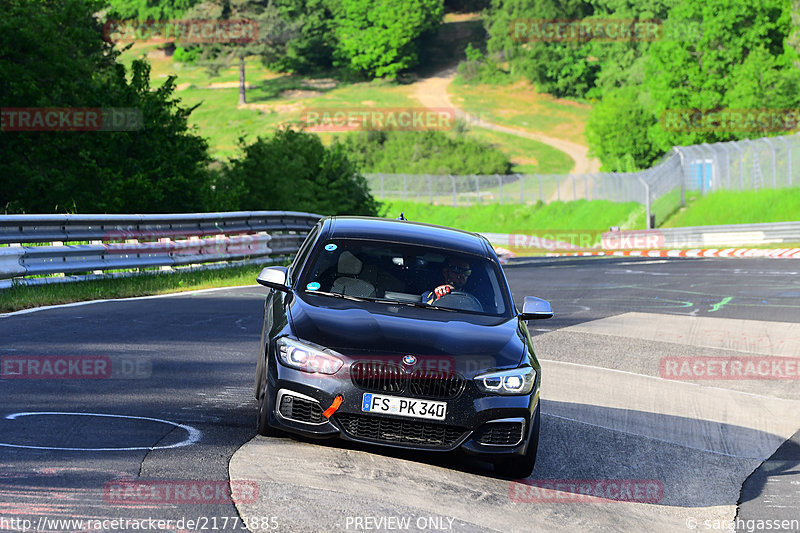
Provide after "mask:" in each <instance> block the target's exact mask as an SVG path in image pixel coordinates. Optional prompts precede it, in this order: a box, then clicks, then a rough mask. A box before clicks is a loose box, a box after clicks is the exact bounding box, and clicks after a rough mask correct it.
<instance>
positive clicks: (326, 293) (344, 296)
mask: <svg viewBox="0 0 800 533" xmlns="http://www.w3.org/2000/svg"><path fill="white" fill-rule="evenodd" d="M305 292H306V294H320V295H322V296H333V297H334V298H343V299H345V300H352V301H354V302H366V301H369V300H368V299H367V298H359V297H358V296H350V295H349V294H341V293H338V292H326V291H309V290H307V291H305Z"/></svg>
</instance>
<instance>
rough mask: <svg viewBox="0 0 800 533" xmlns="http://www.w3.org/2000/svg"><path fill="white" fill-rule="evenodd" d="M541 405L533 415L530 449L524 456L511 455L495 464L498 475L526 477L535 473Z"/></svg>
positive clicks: (514, 477) (517, 477)
mask: <svg viewBox="0 0 800 533" xmlns="http://www.w3.org/2000/svg"><path fill="white" fill-rule="evenodd" d="M539 420H540V417H539V407H538V406H537V407H536V414H535V415H534V417H533V429H532V430H531V436H530V439H529V441H528V449H527V451H526V452H525V455H523V456H522V457H517V456H515V457H509V458H507V459H501V460H500V461H498V462H496V463H495V464H494V471H495V473H496V474H497V475H499V476H503V477H507V478H512V479H525V478H527V477H530V475H531V474H532V473H533V467H534V465H535V464H536V451H537V449H538V447H539Z"/></svg>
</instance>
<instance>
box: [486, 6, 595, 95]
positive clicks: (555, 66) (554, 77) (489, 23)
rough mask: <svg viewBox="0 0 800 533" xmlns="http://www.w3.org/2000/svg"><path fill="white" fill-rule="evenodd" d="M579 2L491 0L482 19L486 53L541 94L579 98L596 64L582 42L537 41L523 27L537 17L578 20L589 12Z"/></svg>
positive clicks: (590, 82)
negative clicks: (498, 60)
mask: <svg viewBox="0 0 800 533" xmlns="http://www.w3.org/2000/svg"><path fill="white" fill-rule="evenodd" d="M592 12H593V10H592V7H591V5H590V4H589V3H587V2H585V1H584V0H492V5H491V8H490V9H489V11H488V15H487V18H486V30H487V32H488V33H489V41H488V42H487V50H488V53H489V55H490V56H492V55H494V56H499V57H500V58H503V59H505V60H506V61H508V64H509V68H510V70H511V73H512V74H517V75H521V76H524V77H525V78H527V79H529V80H530V81H532V82H533V83H535V84H536V85H537V88H538V89H539V90H540V91H542V92H548V93H552V94H553V95H555V96H577V97H583V96H585V94H586V92H587V91H589V90H590V89H591V88H592V87H594V85H595V78H596V77H597V73H598V71H599V64H598V63H597V62H596V61H593V60H591V59H590V50H591V44H590V43H587V42H577V41H565V42H542V41H537V40H536V37H535V35H534V36H531V35H529V34H528V33H529V32H528V31H520V32H519V33H516V29H515V28H517V26H515V24H520V26H519V28H524V29H525V30H530V29H531V27H532V26H531V24H530V23H531V22H535V21H537V20H565V19H583V18H586V17H588V16H590V15H591V14H592Z"/></svg>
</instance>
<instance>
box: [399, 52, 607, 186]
mask: <svg viewBox="0 0 800 533" xmlns="http://www.w3.org/2000/svg"><path fill="white" fill-rule="evenodd" d="M455 75H456V67H450V68H447V69H445V70H441V71H439V72H437V73H436V74H434V75H433V76H431V77H429V78H425V79H422V80H419V81H418V82H416V83H415V84H414V85H415V87H414V91H413V93H412V94H413V96H414V97H415V98H416V99H417V100H419V101H420V103H421V104H422V105H423V106H425V107H448V108H453V109H455V111H456V116H458V117H460V118H463V119H465V120H466V121H467V123H468V124H472V125H475V126H479V127H481V128H486V129H489V130H494V131H499V132H503V133H509V134H511V135H518V136H520V137H525V138H526V139H533V140H534V141H539V142H541V143H544V144H548V145H550V146H552V147H553V148H555V149H557V150H561V151H562V152H564V153H565V154H567V155H568V156H570V157H571V158H572V160H573V161H575V165H574V166H573V167H572V172H571V173H572V174H591V173H594V172H597V171H598V169H599V168H600V162H599V161H597V160H596V159H589V155H588V151H589V149H588V148H587V147H586V146H582V145H580V144H576V143H573V142H570V141H565V140H563V139H556V138H555V137H549V136H547V135H544V134H542V133H533V132H530V131H525V130H521V129H517V128H509V127H507V126H501V125H499V124H493V123H491V122H487V121H485V120H481V119H480V118H478V117H475V116H472V115H469V114H468V113H465V112H464V111H463V110H461V109H459V108H457V107H456V106H454V105H453V103H452V102H451V101H450V96H449V95H448V94H447V86H448V85H449V84H450V82H451V81H453V78H455ZM562 185H564V186H565V187H564V190H562V191H560V192H561V193H563V194H562V195H561V199H562V200H569V199H571V198H569V197H571V196H572V186H571V185H569V186H568V187H566V185H567V183H563V184H562Z"/></svg>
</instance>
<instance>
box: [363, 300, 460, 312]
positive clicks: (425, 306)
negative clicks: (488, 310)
mask: <svg viewBox="0 0 800 533" xmlns="http://www.w3.org/2000/svg"><path fill="white" fill-rule="evenodd" d="M364 300H366V301H368V302H375V303H378V304H390V305H396V304H399V305H407V306H409V307H420V308H423V309H441V310H442V311H453V312H458V309H452V308H450V307H438V306H436V305H430V304H426V303H424V302H410V301H408V300H391V299H388V298H364Z"/></svg>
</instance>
